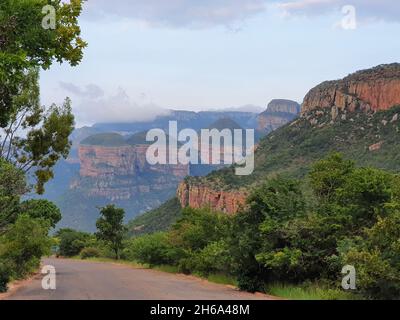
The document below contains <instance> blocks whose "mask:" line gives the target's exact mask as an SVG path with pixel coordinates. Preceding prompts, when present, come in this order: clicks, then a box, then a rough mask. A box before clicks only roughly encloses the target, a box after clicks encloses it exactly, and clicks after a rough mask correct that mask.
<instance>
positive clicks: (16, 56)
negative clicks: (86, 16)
mask: <svg viewBox="0 0 400 320" xmlns="http://www.w3.org/2000/svg"><path fill="white" fill-rule="evenodd" d="M82 3H83V0H71V1H70V2H65V1H62V0H24V1H16V0H2V1H1V2H0V111H1V112H0V127H2V128H6V127H7V126H8V125H9V120H10V117H11V115H12V113H13V112H14V105H13V102H14V98H15V97H16V96H18V95H20V93H21V86H20V84H21V82H22V81H23V79H24V78H25V77H26V76H27V74H28V73H29V71H30V70H31V69H32V68H36V67H41V68H43V69H48V68H49V67H50V66H51V64H52V63H53V61H54V60H56V61H57V62H60V63H62V62H64V61H67V62H69V63H70V64H71V65H72V66H75V65H77V64H78V63H79V62H80V61H81V60H82V57H83V49H84V48H85V47H86V43H85V42H84V41H83V40H82V38H81V37H80V33H81V30H80V28H79V25H78V17H79V15H80V14H81V11H82ZM46 5H51V6H52V8H54V10H55V14H56V16H55V22H56V25H55V28H54V29H51V28H50V29H49V28H43V27H42V21H43V19H44V18H45V14H43V12H42V11H43V8H44V7H45V6H46Z"/></svg>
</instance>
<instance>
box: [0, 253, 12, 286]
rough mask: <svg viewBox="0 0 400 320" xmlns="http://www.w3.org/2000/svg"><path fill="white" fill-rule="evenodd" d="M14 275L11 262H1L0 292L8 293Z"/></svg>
mask: <svg viewBox="0 0 400 320" xmlns="http://www.w3.org/2000/svg"><path fill="white" fill-rule="evenodd" d="M11 275H12V267H11V263H10V261H6V260H0V292H6V291H7V289H8V286H7V284H8V282H10V279H11Z"/></svg>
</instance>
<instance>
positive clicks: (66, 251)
mask: <svg viewBox="0 0 400 320" xmlns="http://www.w3.org/2000/svg"><path fill="white" fill-rule="evenodd" d="M56 235H57V236H58V237H59V238H60V252H59V254H60V255H61V256H64V257H73V256H76V255H78V254H79V253H80V252H81V251H82V249H83V248H85V247H86V246H87V245H88V244H89V241H90V240H91V235H90V234H88V233H84V232H79V231H75V230H72V229H61V230H60V231H59V232H58V233H57V234H56Z"/></svg>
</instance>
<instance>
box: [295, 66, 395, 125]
mask: <svg viewBox="0 0 400 320" xmlns="http://www.w3.org/2000/svg"><path fill="white" fill-rule="evenodd" d="M399 104H400V64H390V65H381V66H378V67H375V68H372V69H368V70H363V71H359V72H356V73H354V74H351V75H349V76H347V77H345V78H344V79H342V80H337V81H327V82H323V83H321V84H320V85H318V86H316V87H315V88H313V89H311V90H310V92H309V93H308V94H307V95H306V97H305V98H304V102H303V105H302V111H301V113H302V115H305V114H307V113H309V112H310V111H313V110H316V109H321V108H331V109H332V115H333V118H335V117H336V116H337V114H338V113H340V112H354V111H355V110H357V109H358V110H362V111H365V112H370V111H379V110H388V109H390V108H391V107H393V106H395V105H399Z"/></svg>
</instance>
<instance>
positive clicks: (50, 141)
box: [0, 69, 74, 193]
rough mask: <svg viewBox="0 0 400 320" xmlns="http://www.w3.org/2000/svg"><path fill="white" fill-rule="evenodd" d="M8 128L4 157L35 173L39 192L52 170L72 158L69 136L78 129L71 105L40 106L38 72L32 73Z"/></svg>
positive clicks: (0, 141) (0, 135) (1, 133)
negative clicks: (59, 161) (64, 159)
mask: <svg viewBox="0 0 400 320" xmlns="http://www.w3.org/2000/svg"><path fill="white" fill-rule="evenodd" d="M20 87H21V92H20V94H19V95H17V96H15V97H14V100H13V110H12V112H10V116H9V120H8V123H7V127H5V128H0V157H2V158H3V159H5V160H7V161H9V162H12V163H14V165H15V166H16V167H17V168H19V169H21V170H22V171H24V172H25V173H27V172H29V171H30V170H31V169H34V171H35V176H36V182H37V183H36V191H37V192H38V193H43V192H44V184H45V183H46V182H47V181H48V180H50V179H51V178H53V171H52V168H53V167H54V165H55V164H56V163H57V161H58V160H59V159H60V158H61V157H64V158H66V157H67V156H68V153H69V150H70V147H71V144H70V141H69V139H68V138H69V135H70V134H71V133H72V130H73V128H74V116H73V115H72V110H71V101H70V100H69V99H66V100H65V102H64V104H63V106H61V107H58V106H56V105H52V106H51V107H50V108H45V107H43V106H41V105H40V102H39V84H38V70H37V69H32V70H30V71H29V73H28V74H27V75H26V77H24V78H23V79H22V81H21V83H20Z"/></svg>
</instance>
